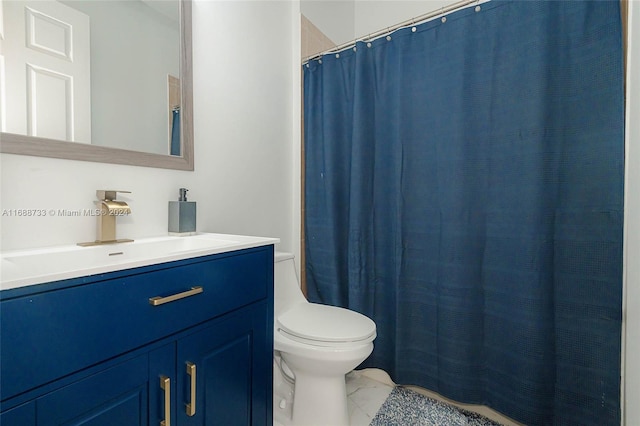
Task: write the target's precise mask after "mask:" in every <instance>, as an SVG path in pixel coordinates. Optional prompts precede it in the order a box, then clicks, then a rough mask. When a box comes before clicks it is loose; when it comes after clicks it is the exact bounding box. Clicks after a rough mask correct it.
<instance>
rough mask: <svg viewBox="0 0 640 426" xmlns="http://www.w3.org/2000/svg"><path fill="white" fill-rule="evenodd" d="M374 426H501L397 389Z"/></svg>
mask: <svg viewBox="0 0 640 426" xmlns="http://www.w3.org/2000/svg"><path fill="white" fill-rule="evenodd" d="M370 426H501V425H500V423H496V422H494V421H493V420H490V419H488V418H486V417H484V416H481V415H480V414H476V413H472V412H470V411H466V410H462V409H459V408H457V407H454V406H453V405H449V404H445V403H444V402H440V401H436V400H435V399H432V398H429V397H426V396H424V395H420V394H419V393H417V392H414V391H412V390H409V389H406V388H403V387H400V386H397V387H395V388H393V391H391V394H390V395H389V397H388V398H387V400H386V401H385V402H384V404H382V407H380V410H378V412H377V413H376V416H375V417H374V418H373V420H372V421H371V423H370Z"/></svg>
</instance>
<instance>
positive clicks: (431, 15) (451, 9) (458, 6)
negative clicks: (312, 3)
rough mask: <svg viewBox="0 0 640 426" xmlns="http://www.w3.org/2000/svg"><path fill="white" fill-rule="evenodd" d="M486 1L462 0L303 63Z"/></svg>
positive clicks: (317, 54)
mask: <svg viewBox="0 0 640 426" xmlns="http://www.w3.org/2000/svg"><path fill="white" fill-rule="evenodd" d="M486 1H487V0H461V1H459V2H457V3H454V4H451V5H449V6H445V7H442V8H440V9H438V10H434V11H432V12H429V13H425V14H424V15H419V16H416V17H415V18H412V19H408V20H406V21H404V22H401V23H399V24H396V25H394V26H392V27H387V28H385V29H382V30H380V31H376V32H374V33H371V34H368V35H367V36H366V37H361V38H356V39H354V40H351V41H348V42H346V43H342V44H340V45H338V46H334V47H332V48H331V49H327V50H325V51H323V52H320V53H316V54H315V55H311V56H307V58H306V59H304V60H303V61H302V63H303V64H305V63H307V62H309V61H312V60H314V59H318V58H321V57H322V56H323V55H326V54H329V53H334V52H339V51H341V50H343V49H346V48H348V47H352V46H355V45H356V43H357V42H359V41H365V40H366V41H371V40H374V39H376V38H378V37H380V36H383V35H387V34H390V33H392V32H394V31H396V30H399V29H400V28H404V27H407V26H409V25H415V24H418V23H421V22H422V21H426V20H428V19H431V18H435V17H437V16H441V15H445V14H447V13H450V12H454V11H457V10H458V9H463V8H465V7H466V6H469V5H470V4H473V3H478V4H479V3H485V2H486Z"/></svg>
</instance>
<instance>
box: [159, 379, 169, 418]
mask: <svg viewBox="0 0 640 426" xmlns="http://www.w3.org/2000/svg"><path fill="white" fill-rule="evenodd" d="M160 387H161V388H162V390H164V420H162V421H160V426H171V381H170V380H169V378H168V377H167V376H160Z"/></svg>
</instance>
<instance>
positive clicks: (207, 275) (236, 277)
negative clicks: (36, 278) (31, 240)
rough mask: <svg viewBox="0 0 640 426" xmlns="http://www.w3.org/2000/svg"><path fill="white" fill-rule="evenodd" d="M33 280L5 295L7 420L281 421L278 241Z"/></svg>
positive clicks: (0, 371)
mask: <svg viewBox="0 0 640 426" xmlns="http://www.w3.org/2000/svg"><path fill="white" fill-rule="evenodd" d="M32 287H33V289H28V288H22V289H18V290H15V291H3V292H0V348H1V352H0V410H2V411H1V412H0V424H1V425H2V426H14V425H15V426H29V425H38V426H40V425H62V424H64V425H92V426H95V425H105V426H108V425H126V426H129V425H131V426H135V425H154V426H157V425H160V424H161V421H163V420H167V417H168V420H169V423H170V424H171V425H174V426H175V425H178V426H180V425H195V424H197V425H218V424H220V425H225V426H226V425H234V424H238V425H240V424H242V425H255V426H257V425H266V426H268V425H271V423H272V408H271V400H272V370H271V363H272V356H273V246H271V245H269V246H262V247H255V248H250V249H245V250H239V251H234V252H228V253H222V254H217V255H210V256H204V257H198V258H192V259H186V260H180V261H176V262H170V263H165V264H159V265H153V266H146V267H141V268H135V269H130V270H127V271H118V272H114V273H109V274H105V275H100V276H95V277H83V278H78V279H72V280H67V281H63V282H56V283H50V284H42V285H36V286H32ZM194 287H195V288H196V289H198V290H197V291H196V292H193V291H192V289H193V288H194ZM200 288H201V290H202V291H200ZM181 294H187V295H186V296H185V297H178V298H174V297H173V296H175V295H181ZM154 297H159V298H161V299H162V300H167V298H168V300H167V301H166V303H162V304H159V305H155V306H154V305H153V303H152V300H150V299H153V298H154ZM193 401H195V404H192V402H193ZM187 404H192V405H190V406H188V405H187ZM165 424H166V423H165Z"/></svg>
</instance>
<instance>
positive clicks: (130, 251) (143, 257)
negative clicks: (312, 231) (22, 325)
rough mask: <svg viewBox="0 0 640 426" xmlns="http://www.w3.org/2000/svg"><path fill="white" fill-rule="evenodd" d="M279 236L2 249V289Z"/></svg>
mask: <svg viewBox="0 0 640 426" xmlns="http://www.w3.org/2000/svg"><path fill="white" fill-rule="evenodd" d="M278 242H280V240H279V239H278V238H267V237H251V236H245V235H227V234H197V235H193V236H186V237H172V236H165V237H156V238H143V239H140V240H136V241H134V242H129V243H117V244H106V245H98V246H91V247H80V246H77V245H65V246H56V247H47V248H41V249H30V250H16V251H5V252H0V258H1V260H2V263H1V269H0V290H8V289H13V288H18V287H24V286H28V285H33V284H41V283H47V282H52V281H59V280H65V279H69V278H78V277H83V276H88V275H95V274H103V273H107V272H114V271H119V270H123V269H131V268H138V267H141V266H147V265H155V264H159V263H165V262H172V261H175V260H183V259H189V258H192V257H199V256H206V255H210V254H219V253H226V252H230V251H234V250H241V249H247V248H252V247H260V246H265V245H270V244H275V243H278Z"/></svg>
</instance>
